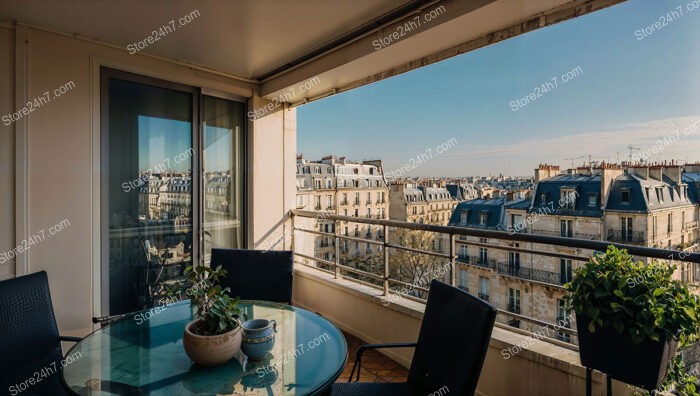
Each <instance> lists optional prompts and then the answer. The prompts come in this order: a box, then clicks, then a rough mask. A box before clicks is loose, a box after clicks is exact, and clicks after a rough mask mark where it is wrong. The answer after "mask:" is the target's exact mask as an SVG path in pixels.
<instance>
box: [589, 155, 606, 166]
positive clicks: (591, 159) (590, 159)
mask: <svg viewBox="0 0 700 396" xmlns="http://www.w3.org/2000/svg"><path fill="white" fill-rule="evenodd" d="M593 158H597V159H603V160H604V159H608V157H598V156H594V155H590V154H589V155H588V166H591V165H593ZM596 162H598V161H596Z"/></svg>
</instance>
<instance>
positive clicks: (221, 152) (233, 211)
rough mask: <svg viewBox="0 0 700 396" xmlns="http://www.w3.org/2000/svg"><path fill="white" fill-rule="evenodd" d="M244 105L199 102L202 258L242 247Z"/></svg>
mask: <svg viewBox="0 0 700 396" xmlns="http://www.w3.org/2000/svg"><path fill="white" fill-rule="evenodd" d="M244 127H245V104H243V103H240V102H234V101H231V100H226V99H221V98H216V97H211V96H204V97H203V98H202V135H203V136H202V156H203V161H202V163H203V169H202V183H203V189H202V191H203V199H202V204H203V207H204V208H203V216H204V221H203V224H202V228H203V234H204V235H203V244H204V248H203V258H204V262H205V263H207V264H208V263H209V257H210V256H211V248H212V247H229V246H236V247H242V246H243V228H242V226H243V224H242V219H243V188H242V187H243V182H242V181H243V178H244V173H243V166H244V162H243V158H244V155H243V150H244V147H243V131H244Z"/></svg>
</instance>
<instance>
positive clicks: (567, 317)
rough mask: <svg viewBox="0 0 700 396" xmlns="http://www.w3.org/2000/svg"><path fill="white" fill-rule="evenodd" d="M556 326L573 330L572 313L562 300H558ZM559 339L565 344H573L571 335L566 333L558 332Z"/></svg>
mask: <svg viewBox="0 0 700 396" xmlns="http://www.w3.org/2000/svg"><path fill="white" fill-rule="evenodd" d="M556 319H557V320H556V324H557V325H558V326H559V327H560V328H561V327H565V328H567V329H569V328H571V311H570V310H569V309H567V307H566V303H565V302H564V300H562V299H559V298H558V299H557V318H556ZM557 339H559V340H560V341H564V342H571V335H569V334H568V333H564V332H561V331H560V332H557Z"/></svg>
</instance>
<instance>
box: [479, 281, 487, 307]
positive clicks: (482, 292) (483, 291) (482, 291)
mask: <svg viewBox="0 0 700 396" xmlns="http://www.w3.org/2000/svg"><path fill="white" fill-rule="evenodd" d="M479 298H480V299H482V300H484V301H488V300H489V279H488V278H486V277H483V276H480V277H479Z"/></svg>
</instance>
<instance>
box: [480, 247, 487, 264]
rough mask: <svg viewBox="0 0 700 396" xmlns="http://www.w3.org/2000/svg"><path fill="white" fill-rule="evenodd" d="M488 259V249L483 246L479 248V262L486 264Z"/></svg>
mask: <svg viewBox="0 0 700 396" xmlns="http://www.w3.org/2000/svg"><path fill="white" fill-rule="evenodd" d="M488 260H489V250H488V249H487V248H485V247H480V248H479V264H487V263H488Z"/></svg>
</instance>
